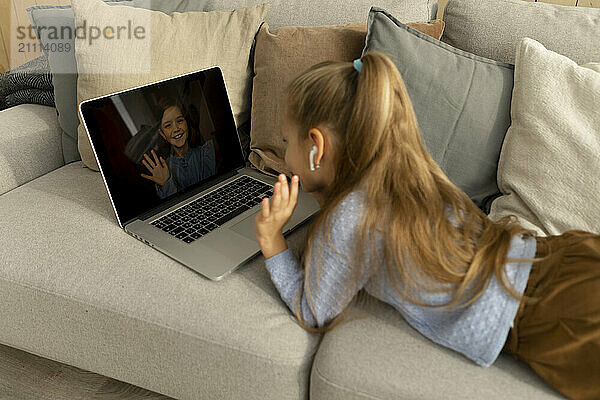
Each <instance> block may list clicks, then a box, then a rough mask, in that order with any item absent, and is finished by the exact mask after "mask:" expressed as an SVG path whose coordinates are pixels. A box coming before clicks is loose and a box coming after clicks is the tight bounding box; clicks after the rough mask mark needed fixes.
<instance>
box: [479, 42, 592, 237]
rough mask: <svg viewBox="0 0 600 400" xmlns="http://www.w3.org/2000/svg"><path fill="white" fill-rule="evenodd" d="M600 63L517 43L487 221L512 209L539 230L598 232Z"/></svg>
mask: <svg viewBox="0 0 600 400" xmlns="http://www.w3.org/2000/svg"><path fill="white" fill-rule="evenodd" d="M599 61H600V60H599ZM599 66H600V64H597V63H596V64H589V65H588V67H584V66H579V65H577V64H576V63H575V62H574V61H572V60H570V59H569V58H567V57H565V56H562V55H560V54H558V53H555V52H553V51H550V50H547V49H546V48H545V47H544V46H543V45H542V44H541V43H539V42H537V41H535V40H533V39H529V38H525V39H523V40H521V41H520V43H519V45H518V47H517V54H516V65H515V84H514V89H513V97H512V103H511V119H512V123H511V126H510V127H509V129H508V131H507V133H506V137H505V139H504V144H503V146H502V151H501V153H500V161H499V163H498V187H499V188H500V191H501V192H502V193H503V195H502V196H500V197H498V198H497V199H496V200H494V202H493V203H492V206H491V211H490V214H489V217H490V218H491V219H493V220H496V219H499V218H501V217H503V216H505V215H508V214H515V215H516V216H517V217H518V219H519V222H520V223H521V224H522V225H523V226H525V227H526V228H529V229H533V230H535V231H536V232H537V233H538V235H540V236H547V235H559V234H561V233H563V232H564V231H567V230H570V229H581V230H585V231H590V232H595V233H600V68H599ZM594 69H595V70H594Z"/></svg>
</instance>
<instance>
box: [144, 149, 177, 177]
mask: <svg viewBox="0 0 600 400" xmlns="http://www.w3.org/2000/svg"><path fill="white" fill-rule="evenodd" d="M151 153H152V156H153V157H154V160H153V159H152V158H150V157H149V156H148V154H144V158H145V159H144V160H142V164H144V166H145V167H146V168H147V169H148V171H149V172H150V173H151V174H152V175H146V174H140V176H141V177H142V178H146V179H148V180H151V181H152V182H154V183H156V184H157V185H159V186H164V184H165V183H167V181H168V180H169V178H170V177H171V174H170V173H169V167H168V166H167V162H166V161H165V160H164V159H163V158H162V157H158V156H157V155H156V153H155V152H154V149H152V151H151Z"/></svg>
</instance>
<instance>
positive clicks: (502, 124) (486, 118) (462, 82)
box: [363, 7, 514, 212]
mask: <svg viewBox="0 0 600 400" xmlns="http://www.w3.org/2000/svg"><path fill="white" fill-rule="evenodd" d="M368 24H369V27H368V30H369V31H368V33H367V40H366V45H365V48H364V49H363V54H364V53H366V52H367V51H371V50H377V51H381V52H383V53H385V54H387V55H388V56H389V57H390V58H391V60H392V61H393V62H394V63H395V64H396V67H398V70H399V71H400V74H401V75H402V79H403V81H404V84H405V86H406V90H407V91H408V94H409V96H410V100H411V103H412V106H413V109H414V111H415V115H416V117H417V122H418V124H419V129H420V133H421V137H422V139H423V143H424V145H425V147H426V148H427V150H428V151H429V153H430V154H431V156H432V157H433V159H434V160H435V161H436V162H437V163H438V164H439V165H440V167H441V168H442V170H443V171H444V172H445V173H446V175H447V176H448V177H449V178H450V180H452V181H453V182H454V184H455V185H456V186H458V187H459V188H460V189H462V190H463V191H464V192H465V193H466V194H467V195H468V196H469V197H470V198H471V200H473V202H474V203H475V204H477V206H479V207H480V208H481V209H482V210H483V211H484V212H489V205H490V203H491V200H492V199H494V198H495V197H496V196H498V195H499V194H500V192H499V190H498V187H497V185H496V169H497V162H498V157H499V155H500V149H501V147H502V141H503V140H504V135H505V134H506V129H508V126H509V125H510V98H511V93H512V86H513V70H514V67H513V65H511V64H506V63H502V62H498V61H493V60H490V59H487V58H483V57H479V56H476V55H474V54H471V53H467V52H466V51H463V50H460V49H456V48H454V47H452V46H450V45H448V44H446V43H444V42H441V41H439V40H435V39H433V38H431V37H430V36H427V35H424V34H423V33H421V32H419V31H417V30H415V29H412V28H411V27H410V26H407V25H405V24H403V23H401V22H400V21H398V20H397V19H396V18H395V17H394V16H393V15H392V14H390V13H388V12H387V11H385V10H383V9H381V8H378V7H373V8H372V9H371V12H370V14H369V21H368ZM442 37H443V36H442Z"/></svg>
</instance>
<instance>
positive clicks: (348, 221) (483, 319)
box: [265, 190, 536, 367]
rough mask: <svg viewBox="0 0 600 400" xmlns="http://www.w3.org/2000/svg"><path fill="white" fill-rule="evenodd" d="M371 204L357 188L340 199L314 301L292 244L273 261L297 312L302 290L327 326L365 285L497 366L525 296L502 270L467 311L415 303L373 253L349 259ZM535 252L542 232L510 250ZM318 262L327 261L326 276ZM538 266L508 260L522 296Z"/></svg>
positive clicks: (274, 274) (313, 315)
mask: <svg viewBox="0 0 600 400" xmlns="http://www.w3.org/2000/svg"><path fill="white" fill-rule="evenodd" d="M363 208H364V200H363V192H362V191H359V190H357V191H354V192H352V193H350V194H349V195H348V196H347V197H346V198H345V199H344V200H343V201H342V202H341V203H340V204H339V205H338V207H337V208H336V209H335V210H334V212H333V215H332V217H333V220H332V221H333V223H332V227H331V233H330V239H331V247H330V246H329V245H328V244H327V242H326V240H325V239H324V236H323V232H322V231H321V230H319V231H317V237H316V238H315V243H314V247H313V250H312V252H311V257H310V260H309V264H308V268H309V271H308V272H309V280H310V285H309V289H310V298H311V300H312V307H311V303H309V300H308V294H307V290H306V286H305V282H304V269H303V268H302V267H301V265H300V263H299V261H298V259H297V258H296V256H295V255H294V253H293V252H292V251H291V250H290V249H287V250H285V251H283V252H281V253H279V254H277V255H275V256H273V257H270V258H267V259H266V261H265V264H266V268H267V270H268V271H269V273H270V275H271V279H272V281H273V283H274V284H275V286H276V287H277V290H278V291H279V294H280V295H281V298H282V299H283V301H284V302H285V303H286V304H287V306H288V307H289V308H290V310H291V311H292V312H293V313H294V314H295V312H296V306H297V304H298V300H299V296H302V297H301V299H300V301H301V306H300V312H301V314H302V317H303V319H304V321H305V322H306V323H307V324H308V325H310V326H312V327H316V326H318V327H323V326H324V325H325V324H326V323H327V322H329V321H331V320H332V319H333V318H334V317H335V316H337V315H338V314H339V313H340V312H342V311H343V309H344V308H345V306H346V305H347V304H348V303H349V302H350V300H351V299H352V297H353V296H354V295H355V294H356V293H357V292H358V291H359V290H360V289H361V288H364V289H365V290H366V291H367V292H368V293H369V294H370V295H371V296H374V297H375V298H377V299H379V300H381V301H384V302H386V303H389V304H391V305H392V306H393V307H394V308H396V309H397V310H398V311H399V313H400V314H401V315H402V317H404V319H405V320H406V322H408V323H409V324H410V325H411V326H412V327H413V328H415V329H416V330H418V331H419V332H420V333H421V334H423V335H424V336H426V337H427V338H429V339H430V340H432V341H434V342H436V343H439V344H441V345H443V346H446V347H448V348H451V349H453V350H455V351H458V352H460V353H462V354H464V355H465V356H466V357H468V358H469V359H471V360H473V361H474V362H476V363H477V364H478V365H481V366H483V367H487V366H489V365H491V364H492V363H493V362H494V361H495V360H496V358H497V357H498V355H499V353H500V351H501V350H502V347H503V346H504V343H505V341H506V337H507V335H508V331H509V329H510V327H511V325H512V321H513V319H514V317H515V315H516V312H517V309H518V307H519V302H518V301H517V300H515V299H514V298H513V297H511V296H510V295H509V294H508V293H507V292H506V291H505V290H504V289H503V288H502V286H501V285H500V283H499V282H498V280H497V279H496V277H495V275H494V276H493V277H492V278H491V280H490V282H489V284H488V287H487V289H486V290H485V292H484V293H483V294H482V296H481V297H480V298H479V299H477V301H476V302H474V303H472V304H471V305H469V306H467V307H465V308H462V309H459V310H441V309H439V308H431V307H423V306H419V305H415V304H413V303H410V302H408V301H407V300H406V299H404V298H403V297H402V296H401V295H400V294H399V293H398V292H397V291H396V289H395V288H394V287H393V286H392V284H391V283H390V282H389V279H388V277H387V272H386V268H383V267H382V266H378V265H377V263H375V262H371V261H370V259H371V258H372V257H371V255H369V253H368V252H367V256H366V259H365V260H364V261H363V262H361V263H358V266H356V265H357V263H351V262H350V260H349V257H351V255H352V254H353V252H354V246H355V236H356V227H357V225H358V223H359V221H360V217H361V215H362V212H363ZM446 215H447V217H448V218H449V219H450V220H451V221H453V222H455V221H456V220H455V219H454V216H453V215H452V211H451V208H450V207H447V209H446ZM377 245H378V249H377V251H379V252H380V254H382V248H383V246H382V241H381V240H380V238H378V240H377ZM334 249H335V250H334ZM535 252H536V240H535V238H534V237H527V238H524V239H523V238H521V237H520V236H519V235H515V236H514V237H513V238H512V239H511V245H510V249H509V251H508V254H507V256H508V257H515V258H530V257H533V256H534V255H535ZM317 263H319V264H317ZM315 265H321V267H322V269H321V271H322V272H321V273H320V274H318V273H317V269H316V268H315ZM353 268H359V269H360V270H359V271H354V270H353ZM530 269H531V262H508V263H507V265H506V270H507V275H508V278H509V280H510V281H511V282H512V283H513V284H514V285H515V288H516V289H517V291H518V292H519V293H521V294H522V293H523V291H524V289H525V286H526V285H527V280H528V278H529V272H530ZM353 273H355V274H358V275H357V276H358V277H359V279H358V283H357V284H355V283H353V279H352V278H351V277H352V274H353ZM418 296H419V298H420V299H421V300H422V301H423V302H424V303H425V304H443V303H446V302H448V301H449V300H450V298H451V297H450V296H451V295H450V294H449V293H445V294H443V293H421V294H418Z"/></svg>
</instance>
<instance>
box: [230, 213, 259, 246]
mask: <svg viewBox="0 0 600 400" xmlns="http://www.w3.org/2000/svg"><path fill="white" fill-rule="evenodd" d="M255 215H256V213H254V214H252V215H250V216H249V217H246V218H244V219H243V220H241V221H240V222H238V223H237V224H235V225H233V226H232V227H230V228H229V229H232V230H234V231H235V232H237V233H239V234H240V235H242V236H245V237H247V238H248V239H251V240H254V241H255V242H256V236H254V216H255Z"/></svg>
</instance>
